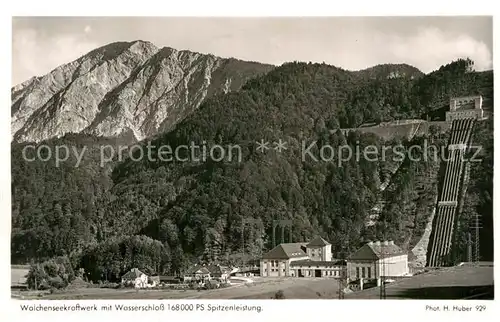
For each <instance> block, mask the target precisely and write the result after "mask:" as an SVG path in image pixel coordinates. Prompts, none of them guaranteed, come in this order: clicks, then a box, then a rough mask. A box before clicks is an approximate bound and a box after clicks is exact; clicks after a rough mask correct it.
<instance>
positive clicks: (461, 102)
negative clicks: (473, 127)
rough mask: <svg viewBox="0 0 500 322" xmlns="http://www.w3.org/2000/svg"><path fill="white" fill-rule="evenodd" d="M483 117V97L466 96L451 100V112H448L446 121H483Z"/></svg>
mask: <svg viewBox="0 0 500 322" xmlns="http://www.w3.org/2000/svg"><path fill="white" fill-rule="evenodd" d="M483 117H484V116H483V97H482V96H480V95H477V96H464V97H454V98H452V99H450V110H449V111H448V112H446V121H448V122H451V121H453V120H457V119H464V118H474V119H482V118H483Z"/></svg>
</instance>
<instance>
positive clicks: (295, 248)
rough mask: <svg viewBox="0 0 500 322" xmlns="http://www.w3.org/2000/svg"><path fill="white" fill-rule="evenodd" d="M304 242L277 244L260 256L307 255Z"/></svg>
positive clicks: (286, 256) (291, 256)
mask: <svg viewBox="0 0 500 322" xmlns="http://www.w3.org/2000/svg"><path fill="white" fill-rule="evenodd" d="M305 247H306V243H286V244H279V245H278V246H276V247H274V248H273V249H271V250H270V251H269V252H267V253H266V254H264V256H262V258H263V259H290V258H297V257H304V256H307V254H306V253H305V251H304V249H303V248H305Z"/></svg>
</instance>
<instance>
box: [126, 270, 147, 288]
mask: <svg viewBox="0 0 500 322" xmlns="http://www.w3.org/2000/svg"><path fill="white" fill-rule="evenodd" d="M122 284H123V285H128V286H131V285H133V286H134V287H135V288H145V287H148V276H147V275H146V274H144V273H143V272H141V271H140V270H139V269H137V268H132V269H131V270H130V271H129V272H127V273H126V274H125V275H123V276H122Z"/></svg>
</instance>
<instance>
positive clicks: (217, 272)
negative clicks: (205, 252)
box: [207, 264, 231, 282]
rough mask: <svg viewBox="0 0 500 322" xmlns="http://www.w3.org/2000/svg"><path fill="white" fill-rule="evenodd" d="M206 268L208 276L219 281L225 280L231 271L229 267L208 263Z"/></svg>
mask: <svg viewBox="0 0 500 322" xmlns="http://www.w3.org/2000/svg"><path fill="white" fill-rule="evenodd" d="M207 269H208V271H209V272H210V277H211V278H214V279H216V280H218V281H220V282H225V281H227V279H228V278H229V275H230V273H231V269H229V268H227V267H224V266H220V265H216V264H212V265H208V266H207Z"/></svg>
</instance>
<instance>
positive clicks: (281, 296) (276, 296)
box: [273, 290, 285, 300]
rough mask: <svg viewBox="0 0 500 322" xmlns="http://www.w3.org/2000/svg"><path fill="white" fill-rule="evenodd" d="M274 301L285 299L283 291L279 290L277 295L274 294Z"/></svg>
mask: <svg viewBox="0 0 500 322" xmlns="http://www.w3.org/2000/svg"><path fill="white" fill-rule="evenodd" d="M273 299H274V300H284V299H285V293H284V292H283V291H282V290H279V291H278V292H276V294H274V297H273Z"/></svg>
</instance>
